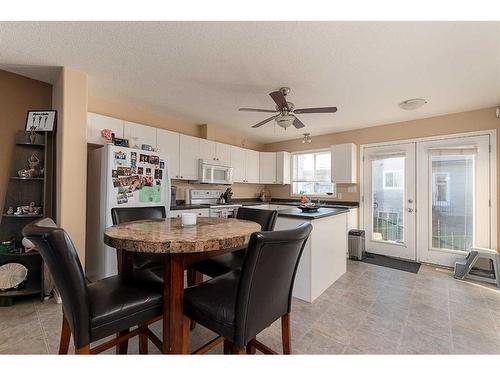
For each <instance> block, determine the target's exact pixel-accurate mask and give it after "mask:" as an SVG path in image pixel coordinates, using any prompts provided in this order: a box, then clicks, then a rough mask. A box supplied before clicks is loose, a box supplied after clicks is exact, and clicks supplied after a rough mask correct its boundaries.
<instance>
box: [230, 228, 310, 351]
mask: <svg viewBox="0 0 500 375" xmlns="http://www.w3.org/2000/svg"><path fill="white" fill-rule="evenodd" d="M311 230H312V225H311V224H309V223H303V224H301V225H299V226H298V227H297V228H294V229H289V230H280V231H273V232H256V233H253V234H252V236H251V237H250V241H249V243H248V247H247V251H246V255H245V260H244V262H243V266H242V268H241V276H240V281H239V285H238V294H237V298H236V310H235V323H236V326H235V337H234V340H235V341H234V343H235V344H236V345H237V346H240V347H242V346H244V345H246V344H247V343H248V341H249V340H250V339H252V338H253V337H255V336H256V335H257V334H258V333H259V332H261V331H262V330H263V329H265V328H266V327H268V326H269V325H270V324H272V323H273V322H274V321H275V320H276V319H278V318H279V317H281V316H283V315H284V314H286V313H288V312H290V307H291V300H292V290H293V283H294V280H295V274H296V272H297V267H298V265H299V261H300V257H301V255H302V251H303V250H304V246H305V244H306V241H307V238H308V237H309V234H310V233H311Z"/></svg>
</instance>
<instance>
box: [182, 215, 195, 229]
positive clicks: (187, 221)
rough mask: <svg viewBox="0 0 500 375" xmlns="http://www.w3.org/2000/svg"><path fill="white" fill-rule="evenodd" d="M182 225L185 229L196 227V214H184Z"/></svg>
mask: <svg viewBox="0 0 500 375" xmlns="http://www.w3.org/2000/svg"><path fill="white" fill-rule="evenodd" d="M181 225H182V226H183V227H189V226H192V225H196V214H194V213H190V212H184V213H182V214H181Z"/></svg>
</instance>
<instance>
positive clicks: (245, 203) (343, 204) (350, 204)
mask: <svg viewBox="0 0 500 375" xmlns="http://www.w3.org/2000/svg"><path fill="white" fill-rule="evenodd" d="M231 203H234V204H241V205H242V206H255V205H259V204H278V205H283V206H299V205H300V202H298V201H288V200H286V201H285V200H283V201H282V200H274V199H273V200H271V202H262V201H259V200H254V201H249V200H239V199H233V201H232V202H231ZM316 205H317V206H318V207H325V208H357V207H359V203H358V202H343V201H332V202H322V203H320V204H316Z"/></svg>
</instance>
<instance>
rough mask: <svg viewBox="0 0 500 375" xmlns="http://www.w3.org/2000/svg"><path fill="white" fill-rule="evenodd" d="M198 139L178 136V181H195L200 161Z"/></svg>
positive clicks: (182, 135)
mask: <svg viewBox="0 0 500 375" xmlns="http://www.w3.org/2000/svg"><path fill="white" fill-rule="evenodd" d="M199 155H200V138H196V137H191V136H189V135H184V134H180V135H179V179H181V180H197V179H198V167H199V159H200V156H199Z"/></svg>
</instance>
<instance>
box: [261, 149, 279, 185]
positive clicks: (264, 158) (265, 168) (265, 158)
mask: <svg viewBox="0 0 500 375" xmlns="http://www.w3.org/2000/svg"><path fill="white" fill-rule="evenodd" d="M259 173H260V183H261V184H275V183H276V182H277V180H276V152H261V153H260V172H259Z"/></svg>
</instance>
